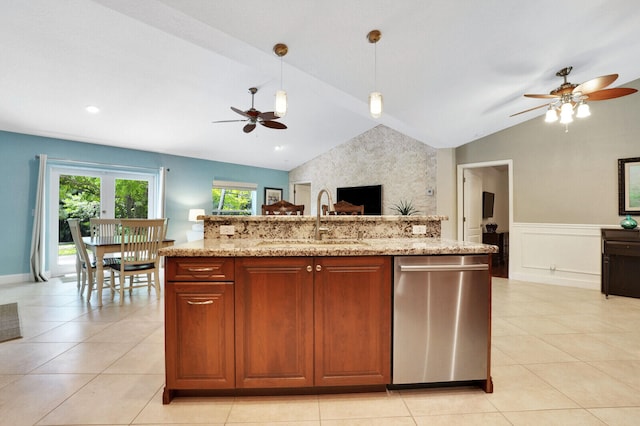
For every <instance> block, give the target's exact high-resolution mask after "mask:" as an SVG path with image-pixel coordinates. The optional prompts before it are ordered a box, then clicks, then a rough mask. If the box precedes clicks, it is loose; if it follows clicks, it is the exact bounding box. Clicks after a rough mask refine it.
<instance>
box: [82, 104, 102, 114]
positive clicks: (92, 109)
mask: <svg viewBox="0 0 640 426" xmlns="http://www.w3.org/2000/svg"><path fill="white" fill-rule="evenodd" d="M85 109H86V110H87V112H88V113H90V114H97V113H99V112H100V108H98V107H97V106H95V105H89V106H88V107H86V108H85Z"/></svg>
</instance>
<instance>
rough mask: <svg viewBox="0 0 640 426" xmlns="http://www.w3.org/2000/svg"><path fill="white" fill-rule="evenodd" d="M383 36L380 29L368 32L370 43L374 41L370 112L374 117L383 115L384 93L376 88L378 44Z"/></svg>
mask: <svg viewBox="0 0 640 426" xmlns="http://www.w3.org/2000/svg"><path fill="white" fill-rule="evenodd" d="M381 37H382V33H381V32H380V31H378V30H372V31H369V34H367V40H369V43H373V92H371V93H370V94H369V113H370V114H371V116H372V117H373V118H378V117H380V116H381V115H382V93H380V92H378V91H377V90H376V83H377V75H376V73H377V65H378V57H377V54H378V52H377V49H376V46H377V43H378V41H380V38H381Z"/></svg>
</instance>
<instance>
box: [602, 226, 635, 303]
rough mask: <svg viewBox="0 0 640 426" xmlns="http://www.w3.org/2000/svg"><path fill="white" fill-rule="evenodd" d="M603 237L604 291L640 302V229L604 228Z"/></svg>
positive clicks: (606, 294) (607, 294) (607, 293)
mask: <svg viewBox="0 0 640 426" xmlns="http://www.w3.org/2000/svg"><path fill="white" fill-rule="evenodd" d="M601 234H602V282H601V291H602V292H603V293H604V294H605V296H607V297H608V296H609V295H610V294H615V295H617V296H629V297H639V298H640V229H612V228H603V229H602V230H601Z"/></svg>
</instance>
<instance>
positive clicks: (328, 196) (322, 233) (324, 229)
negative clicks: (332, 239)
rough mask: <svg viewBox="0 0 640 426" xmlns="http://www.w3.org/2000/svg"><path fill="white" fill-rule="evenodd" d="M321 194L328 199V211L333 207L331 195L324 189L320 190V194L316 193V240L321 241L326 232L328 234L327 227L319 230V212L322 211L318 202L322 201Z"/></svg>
mask: <svg viewBox="0 0 640 426" xmlns="http://www.w3.org/2000/svg"><path fill="white" fill-rule="evenodd" d="M323 193H325V194H327V198H328V199H329V210H331V208H332V207H333V200H331V194H330V193H329V191H327V190H326V189H324V188H323V189H321V190H320V192H318V201H317V204H316V208H317V209H318V210H317V212H316V240H321V239H322V236H323V235H324V234H326V233H327V232H329V228H327V227H324V228H320V212H321V211H322V205H321V204H320V202H321V201H322V194H323Z"/></svg>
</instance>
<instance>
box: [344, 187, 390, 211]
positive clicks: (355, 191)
mask: <svg viewBox="0 0 640 426" xmlns="http://www.w3.org/2000/svg"><path fill="white" fill-rule="evenodd" d="M336 195H337V197H338V199H337V200H336V202H338V201H348V202H350V203H351V204H355V205H356V206H360V205H362V204H364V214H366V215H381V214H382V185H368V186H350V187H344V188H338V189H337V190H336Z"/></svg>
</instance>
